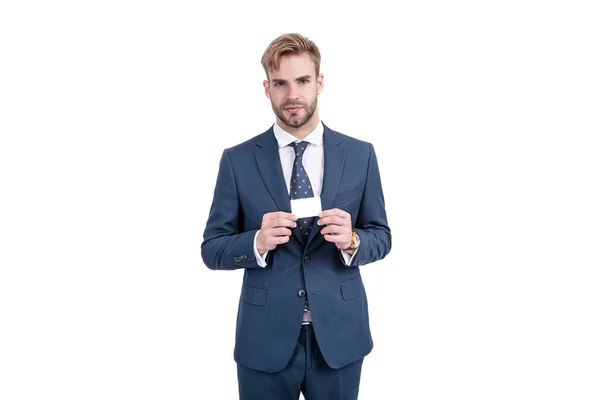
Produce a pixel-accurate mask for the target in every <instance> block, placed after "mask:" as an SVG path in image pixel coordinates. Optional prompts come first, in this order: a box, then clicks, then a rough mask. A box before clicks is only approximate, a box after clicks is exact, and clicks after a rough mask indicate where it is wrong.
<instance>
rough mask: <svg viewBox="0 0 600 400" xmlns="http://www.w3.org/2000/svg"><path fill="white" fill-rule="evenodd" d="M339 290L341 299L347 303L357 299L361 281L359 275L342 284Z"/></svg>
mask: <svg viewBox="0 0 600 400" xmlns="http://www.w3.org/2000/svg"><path fill="white" fill-rule="evenodd" d="M340 288H341V290H342V298H343V299H344V300H346V301H348V300H352V299H353V298H355V297H358V296H359V295H360V291H361V288H362V279H361V278H360V275H358V276H357V277H355V278H352V279H350V280H349V281H346V282H342V284H341V285H340Z"/></svg>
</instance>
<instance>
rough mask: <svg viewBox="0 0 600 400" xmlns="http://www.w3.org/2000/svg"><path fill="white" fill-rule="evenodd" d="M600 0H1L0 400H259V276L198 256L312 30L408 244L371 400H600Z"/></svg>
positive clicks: (388, 269) (395, 231) (393, 256)
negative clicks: (597, 2)
mask: <svg viewBox="0 0 600 400" xmlns="http://www.w3.org/2000/svg"><path fill="white" fill-rule="evenodd" d="M593 3H594V2H592V1H588V2H585V1H552V2H542V1H527V0H521V1H502V2H481V1H479V2H477V1H457V2H444V1H419V2H400V3H397V4H395V5H394V6H393V7H392V5H391V3H390V4H389V5H388V4H387V3H386V2H379V1H369V2H363V3H352V2H348V1H346V2H341V1H340V2H307V1H305V2H275V1H271V2H265V1H263V2H258V3H257V2H237V3H236V2H222V3H220V4H218V5H217V4H216V2H212V3H211V4H210V5H209V4H203V3H202V2H195V1H169V2H167V1H162V2H160V1H154V2H143V1H133V0H120V1H103V2H77V1H55V2H42V1H5V2H2V4H1V5H0V133H1V141H0V177H1V178H0V179H1V180H0V192H1V195H0V202H1V206H0V213H1V216H0V257H1V259H0V263H1V270H0V271H1V275H0V336H1V337H0V398H2V399H3V400H13V399H14V400H16V399H36V400H37V399H54V398H56V399H62V400H67V399H77V400H80V399H86V400H88V399H102V400H105V399H127V400H129V399H145V400H150V399H178V400H184V399H225V400H228V399H236V398H237V379H236V372H235V363H234V361H233V358H232V354H233V342H234V324H235V317H236V310H237V302H238V296H239V289H240V283H241V277H242V271H234V272H216V271H211V270H209V269H207V268H206V267H205V266H204V265H203V263H202V260H201V258H200V249H199V247H200V243H201V241H202V233H203V230H204V227H205V223H206V219H207V216H208V211H209V207H210V203H211V200H212V192H213V189H214V184H215V180H216V174H217V167H218V163H219V159H220V156H221V153H222V151H223V149H224V148H225V147H230V146H233V145H235V144H237V143H239V142H241V141H244V140H246V139H248V138H250V137H252V136H254V135H256V134H258V133H261V132H263V131H264V130H266V129H267V128H268V127H269V125H270V124H272V122H273V119H274V116H273V113H272V110H271V107H270V103H269V101H268V99H267V98H266V97H265V96H264V93H263V89H262V80H263V79H264V72H263V71H262V67H261V65H260V57H261V56H262V52H263V51H264V49H265V48H266V46H267V45H268V44H269V43H270V41H271V40H272V39H274V38H275V37H276V36H278V35H280V34H282V33H286V32H299V33H301V34H303V35H306V36H308V37H309V38H311V39H313V40H314V41H315V42H316V43H317V45H318V46H319V47H320V49H321V52H322V55H323V61H322V72H323V73H324V75H325V88H324V92H323V93H322V95H321V96H320V99H319V101H320V102H319V105H320V115H321V118H322V120H323V121H324V122H325V123H326V124H327V125H328V126H330V127H331V128H333V129H335V130H338V131H341V132H343V133H346V134H349V135H352V136H355V137H357V138H360V139H363V140H367V141H370V142H372V143H373V144H374V146H375V150H376V152H377V156H378V159H379V165H380V169H381V174H382V181H383V189H384V193H385V197H386V205H387V210H388V218H389V223H390V227H391V229H392V237H393V246H392V252H391V253H390V254H389V256H388V257H387V258H386V259H384V260H382V261H379V262H377V263H374V264H371V265H368V266H365V267H363V269H362V274H363V278H364V281H365V285H366V289H367V295H368V298H369V305H370V311H371V326H372V331H373V337H374V341H375V348H374V350H373V352H372V353H371V355H369V356H368V357H367V358H366V360H365V363H364V368H363V379H362V381H361V391H360V398H361V399H363V400H373V399H375V400H377V399H407V400H426V399H432V400H440V399H461V400H468V399H473V400H481V399H485V400H491V399H499V400H500V399H501V400H505V399H524V400H530V399H569V400H571V399H577V400H586V399H594V400H597V399H598V398H600V385H599V384H598V377H599V376H600V341H599V340H598V338H599V337H600V320H599V318H600V313H599V311H600V310H599V305H600V291H599V290H598V287H599V286H600V273H599V267H600V254H599V253H600V252H599V247H600V246H599V244H600V228H599V227H600V209H599V207H598V204H600V188H599V183H600V179H599V178H600V160H599V158H600V157H599V154H600V146H599V140H598V135H599V133H600V129H599V110H600V96H599V93H600V78H599V74H598V71H600V57H599V52H598V49H599V48H600V46H599V45H600V43H599V42H600V40H599V38H600V28H599V24H598V20H599V17H600V15H599V13H598V11H597V9H596V8H594V7H593Z"/></svg>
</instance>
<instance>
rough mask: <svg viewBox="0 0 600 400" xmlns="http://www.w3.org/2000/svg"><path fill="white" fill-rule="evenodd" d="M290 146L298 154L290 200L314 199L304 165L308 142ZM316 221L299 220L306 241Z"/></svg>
mask: <svg viewBox="0 0 600 400" xmlns="http://www.w3.org/2000/svg"><path fill="white" fill-rule="evenodd" d="M290 146H292V148H293V149H294V153H295V154H296V158H295V160H294V165H293V166H292V179H291V180H290V199H292V200H295V199H305V198H307V197H313V196H314V194H313V190H312V185H311V184H310V179H308V174H307V173H306V169H305V168H304V165H302V156H303V155H304V151H305V150H306V148H307V147H308V142H299V143H296V142H293V143H290ZM314 220H315V218H314V217H309V218H300V219H298V227H299V228H300V232H301V233H302V237H303V238H304V240H305V241H306V239H307V237H308V234H309V233H310V229H311V228H312V224H313V222H314Z"/></svg>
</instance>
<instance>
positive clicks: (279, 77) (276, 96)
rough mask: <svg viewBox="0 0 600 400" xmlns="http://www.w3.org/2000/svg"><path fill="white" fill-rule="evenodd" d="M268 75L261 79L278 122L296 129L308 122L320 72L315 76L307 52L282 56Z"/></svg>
mask: <svg viewBox="0 0 600 400" xmlns="http://www.w3.org/2000/svg"><path fill="white" fill-rule="evenodd" d="M269 78H270V80H269V81H264V82H263V85H264V87H265V93H266V95H267V97H268V98H269V99H270V100H271V106H272V107H273V112H275V115H277V117H278V118H279V119H280V120H281V122H283V123H284V124H285V125H287V126H289V127H292V128H299V127H301V126H302V125H304V124H306V123H307V122H308V121H310V120H311V118H312V117H313V115H314V113H315V110H316V109H317V95H318V94H319V93H321V89H322V88H323V74H319V76H318V77H317V76H316V72H315V64H314V62H313V61H312V59H311V57H310V55H309V54H307V53H304V54H302V55H293V56H286V57H283V58H282V59H281V63H280V64H279V70H278V71H270V72H269ZM315 117H316V116H315Z"/></svg>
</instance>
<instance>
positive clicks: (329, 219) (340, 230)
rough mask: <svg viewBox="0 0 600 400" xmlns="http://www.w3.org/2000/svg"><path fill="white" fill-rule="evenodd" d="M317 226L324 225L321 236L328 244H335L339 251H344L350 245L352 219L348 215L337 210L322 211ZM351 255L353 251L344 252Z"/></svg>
mask: <svg viewBox="0 0 600 400" xmlns="http://www.w3.org/2000/svg"><path fill="white" fill-rule="evenodd" d="M319 217H320V219H319V220H318V221H317V225H319V226H320V225H326V226H325V228H323V229H321V235H323V237H324V238H325V240H327V241H328V242H332V243H335V245H336V247H337V248H338V249H340V250H345V249H348V247H350V244H351V243H352V219H351V218H350V214H348V213H347V212H346V211H344V210H340V209H339V208H332V209H330V210H325V211H322V212H321V213H320V214H319ZM346 251H348V252H349V253H353V252H354V251H353V250H346Z"/></svg>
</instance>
